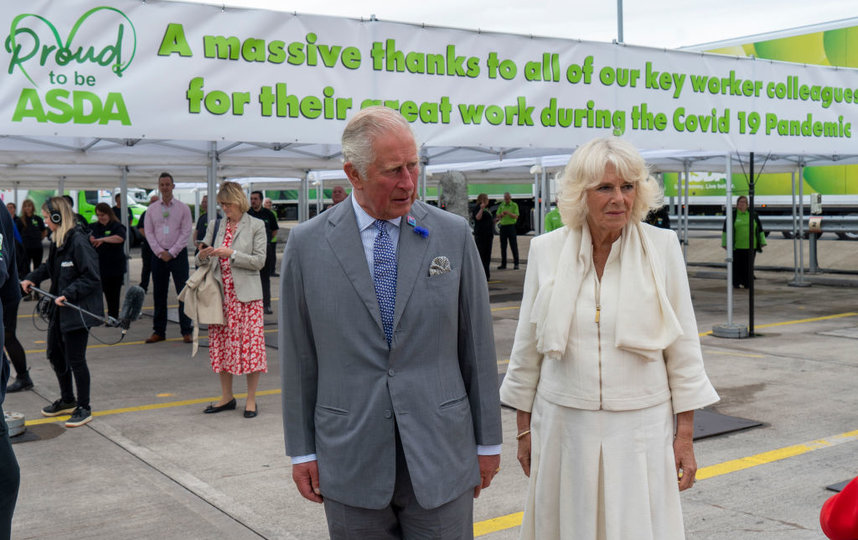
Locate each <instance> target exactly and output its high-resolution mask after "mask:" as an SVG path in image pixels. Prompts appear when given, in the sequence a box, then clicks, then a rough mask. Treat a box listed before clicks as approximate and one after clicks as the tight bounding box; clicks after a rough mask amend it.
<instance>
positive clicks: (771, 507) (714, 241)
mask: <svg viewBox="0 0 858 540" xmlns="http://www.w3.org/2000/svg"><path fill="white" fill-rule="evenodd" d="M770 243H771V244H772V245H771V246H770V247H769V248H768V249H767V250H766V253H764V254H763V255H762V256H761V257H760V261H759V264H761V265H769V266H791V264H792V242H791V241H786V240H776V239H773V238H770ZM527 245H528V238H521V239H520V249H521V254H522V257H523V259H526V254H527ZM718 246H719V240H718V238H717V235H712V234H709V235H699V236H695V237H693V238H692V240H691V243H690V245H689V251H688V254H689V260H690V261H692V262H713V261H719V260H720V259H721V258H723V254H722V252H721V250H720V248H719V247H718ZM281 253H282V250H281ZM498 253H499V251H498V248H497V246H496V248H495V251H494V255H495V257H496V260H495V263H494V266H497V259H498ZM134 257H135V259H134V260H133V262H132V273H133V275H135V276H137V275H139V255H138V253H137V251H136V250H135V252H134ZM523 262H524V261H523ZM820 264H821V266H822V267H824V268H836V269H840V270H858V242H842V241H834V240H823V241H821V242H820ZM525 267H526V265H525V264H523V265H522V270H520V271H512V270H506V271H498V270H494V268H493V269H492V277H493V282H492V283H491V284H490V289H491V295H492V309H493V313H494V320H495V324H494V329H495V339H496V342H497V354H498V371H499V372H501V373H502V372H503V371H505V370H506V366H507V363H508V359H509V352H510V349H511V346H512V339H513V332H514V330H515V325H516V321H517V318H518V309H517V308H518V295H520V290H521V281H522V279H523V276H524V268H525ZM690 273H691V275H692V279H691V286H692V295H693V299H694V303H695V307H696V310H697V318H698V326H699V330H700V332H701V334H704V335H703V336H702V337H701V342H702V344H703V352H704V357H705V360H706V367H707V370H708V372H709V375H710V377H711V379H712V381H713V383H714V384H715V387H716V388H717V389H718V391H719V393H720V394H721V398H722V400H721V402H720V403H718V404H717V405H716V406H715V410H717V411H718V412H721V413H723V414H729V415H734V416H740V417H743V418H749V419H754V420H758V421H760V422H762V423H763V427H761V428H756V429H751V430H746V431H742V432H738V433H734V434H732V435H727V436H719V437H713V438H709V439H705V440H703V441H699V442H698V443H697V444H696V445H695V448H696V452H697V460H698V463H699V466H700V467H701V480H700V481H698V483H697V485H696V486H695V487H694V488H693V489H692V490H690V491H688V492H686V493H684V494H683V495H682V502H683V509H684V514H685V521H686V529H687V532H688V538H690V539H724V540H727V539H730V540H735V539H745V538H748V539H751V538H754V539H756V538H763V539H769V538H771V539H818V538H821V537H822V535H821V532H820V530H819V525H818V515H819V509H820V507H821V506H822V503H823V502H824V501H825V499H826V498H827V497H829V496H830V495H831V492H828V491H825V486H827V485H830V484H833V483H835V482H839V481H842V480H846V479H848V478H851V477H853V476H855V475H858V460H856V459H855V456H856V454H858V431H856V430H858V416H856V415H855V411H856V410H858V392H856V391H855V384H856V383H855V381H856V380H858V276H849V275H839V274H838V275H833V274H826V275H824V276H821V277H820V278H821V279H824V278H836V279H837V280H838V281H837V284H839V285H850V284H851V285H853V287H843V286H839V287H834V286H820V285H814V286H813V287H811V288H806V289H802V288H793V287H788V286H787V285H786V282H787V281H788V280H790V279H791V278H792V273H791V272H769V271H762V272H761V271H758V272H757V275H758V278H759V280H758V281H757V294H756V324H757V331H758V333H759V334H761V335H760V337H756V338H753V339H745V340H726V339H719V338H715V337H713V336H711V335H708V334H707V333H708V332H709V331H710V330H711V328H712V326H713V325H716V324H722V323H724V322H726V308H725V298H726V295H725V282H724V280H723V270H720V269H717V268H711V267H699V266H693V265H692V266H691V267H690ZM719 275H720V276H722V278H721V279H714V278H715V277H717V276H719ZM815 278H816V277H815V276H809V280H811V281H813V280H814V279H815ZM273 282H274V283H273V284H274V285H275V286H276V283H277V280H276V279H274V280H273ZM275 290H276V289H275ZM274 296H275V297H276V296H277V294H276V292H275V294H274ZM171 303H175V301H174V300H171ZM275 303H276V302H275ZM146 305H147V309H151V296H148V297H147V303H146ZM32 308H33V303H31V302H24V303H22V304H21V308H20V311H19V316H22V317H23V316H25V315H28V314H30V313H31V312H32ZM735 314H736V317H735V319H736V321H737V322H742V323H744V322H745V321H746V320H747V316H746V314H747V299H746V293H745V292H744V291H737V295H736V303H735ZM266 320H267V321H268V323H270V324H269V326H267V327H266V328H267V330H268V331H269V332H276V318H275V317H274V316H269V317H267V318H266ZM796 321H799V322H796ZM41 327H42V328H44V326H43V325H42V326H41ZM18 329H19V338H20V339H21V341H22V343H23V344H24V347H25V348H26V349H27V350H28V361H29V363H30V365H31V366H32V371H31V374H32V377H33V379H34V381H35V383H36V388H35V391H33V392H23V393H18V394H12V395H9V396H7V400H6V403H5V408H6V409H7V410H13V411H18V412H22V413H24V414H25V415H26V416H27V418H28V420H29V421H30V422H31V424H30V427H29V429H30V430H31V433H33V434H36V435H38V436H39V437H40V440H36V441H32V442H22V443H19V444H15V445H14V446H13V447H14V449H15V452H16V454H17V456H18V460H19V462H20V464H21V471H22V484H21V493H20V496H19V499H18V506H17V510H16V513H15V519H14V522H13V538H16V539H22V538H51V539H66V538H67V539H75V540H77V539H80V538H102V539H116V538H159V539H192V538H199V539H211V538H226V539H243V538H261V537H264V538H295V539H316V538H326V537H327V535H326V527H325V520H324V515H323V511H322V508H321V506H318V505H314V504H312V503H309V502H307V501H304V500H303V499H301V498H300V496H299V495H298V494H297V492H296V490H295V489H294V487H293V485H292V481H291V476H290V474H291V473H290V464H289V460H288V458H286V457H285V456H284V452H283V448H284V447H283V434H282V425H281V420H280V413H279V410H280V394H279V362H278V360H277V353H276V350H274V349H269V372H268V374H267V375H263V377H262V378H261V381H260V392H261V395H260V396H259V398H258V404H259V410H260V415H259V417H257V418H255V419H252V420H247V419H244V418H243V417H242V415H241V409H242V408H243V406H244V400H243V399H241V397H239V400H238V401H239V407H238V410H236V411H228V412H223V413H220V414H215V415H203V414H202V410H203V408H204V407H205V405H206V404H207V403H208V402H209V401H210V400H215V399H217V396H218V393H219V385H218V380H217V376H216V375H214V374H213V373H212V372H211V370H210V368H209V363H208V358H207V354H206V352H207V351H206V350H205V349H202V350H201V351H200V353H199V354H198V355H197V357H196V358H191V357H190V346H189V345H185V344H183V343H181V342H177V341H175V340H174V341H167V342H164V343H158V344H152V345H145V344H143V343H142V341H143V339H145V338H146V337H147V336H148V335H149V334H150V333H151V319H147V318H144V319H141V321H139V322H137V323H135V324H134V326H133V327H132V329H131V331H130V333H129V335H128V337H127V338H126V341H125V342H123V343H121V344H119V345H116V346H112V347H106V346H101V345H99V344H98V342H97V341H96V340H95V339H91V340H90V345H91V349H90V350H89V352H88V360H89V366H90V370H91V372H92V385H93V387H92V405H93V407H94V412H95V414H96V417H95V419H94V420H93V421H92V422H91V423H90V424H89V425H87V426H85V427H81V428H76V429H65V428H63V427H61V426H62V424H61V423H57V422H52V421H50V420H47V421H43V419H42V418H41V416H40V415H39V412H38V411H39V409H40V408H41V407H43V406H44V405H46V404H47V403H49V402H50V401H52V400H54V399H56V397H57V396H58V391H57V384H56V380H55V378H54V376H53V373H52V372H51V370H50V367H49V366H48V363H47V360H46V359H45V355H44V348H45V345H44V339H45V332H44V331H39V330H36V329H35V328H34V326H33V324H32V323H31V321H30V320H29V319H28V318H21V319H20V320H19V325H18ZM93 333H94V334H95V335H96V336H98V337H100V338H101V339H103V340H105V341H112V340H114V339H115V338H116V332H115V331H113V330H107V329H96V330H95V331H94V332H93ZM177 337H178V326H177V325H175V324H171V325H170V326H169V327H168V338H177ZM235 388H236V392H238V393H240V392H243V390H244V388H245V382H244V380H243V379H242V378H237V379H236V386H235ZM239 396H242V394H239ZM503 421H504V436H505V442H504V453H503V457H502V465H501V467H502V471H501V473H500V474H499V475H498V476H497V477H496V478H495V481H494V483H493V484H492V487H491V488H489V489H488V490H486V491H484V492H483V494H482V495H481V496H480V498H479V499H478V500H477V502H476V505H475V515H474V520H475V522H476V530H477V533H478V535H480V538H487V539H492V540H494V539H512V538H517V535H518V528H517V525H518V523H520V520H521V516H520V514H519V512H520V511H521V509H522V505H523V500H524V496H525V491H526V479H525V477H524V475H523V474H522V473H521V470H520V469H519V467H518V465H517V463H516V460H515V437H514V435H515V415H514V412H512V411H509V410H506V409H505V410H504V411H503ZM744 458H750V459H744ZM704 476H705V478H703V477H704Z"/></svg>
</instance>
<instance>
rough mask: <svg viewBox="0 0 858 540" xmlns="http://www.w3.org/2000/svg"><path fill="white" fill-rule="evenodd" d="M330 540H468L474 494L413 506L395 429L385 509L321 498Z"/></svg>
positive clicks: (413, 500)
mask: <svg viewBox="0 0 858 540" xmlns="http://www.w3.org/2000/svg"><path fill="white" fill-rule="evenodd" d="M325 516H326V517H327V520H328V532H329V533H330V535H331V540H394V539H396V540H398V539H403V540H430V539H431V540H472V539H473V538H474V523H473V522H474V492H473V490H471V489H468V490H467V491H465V492H464V493H463V494H462V495H461V496H459V497H457V498H455V499H453V500H452V501H450V502H448V503H446V504H443V505H441V506H439V507H438V508H433V509H431V510H426V509H425V508H423V507H421V506H420V505H419V504H418V503H417V498H416V497H415V496H414V489H413V487H412V486H411V476H410V475H409V474H408V465H407V464H406V463H405V456H404V453H403V450H402V442H401V441H400V440H399V429H397V430H396V484H395V487H394V491H393V499H392V500H391V501H390V504H389V505H388V506H387V508H382V509H380V510H371V509H367V508H359V507H356V506H349V505H347V504H342V503H339V502H337V501H334V500H333V499H330V498H326V499H325Z"/></svg>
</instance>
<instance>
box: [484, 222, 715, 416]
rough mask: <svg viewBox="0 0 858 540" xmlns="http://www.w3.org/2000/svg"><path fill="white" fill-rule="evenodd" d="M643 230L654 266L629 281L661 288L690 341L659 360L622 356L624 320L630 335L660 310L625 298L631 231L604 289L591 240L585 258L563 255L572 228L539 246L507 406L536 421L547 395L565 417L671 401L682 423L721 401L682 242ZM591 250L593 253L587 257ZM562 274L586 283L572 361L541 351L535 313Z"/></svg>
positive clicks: (570, 345)
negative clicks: (624, 261)
mask: <svg viewBox="0 0 858 540" xmlns="http://www.w3.org/2000/svg"><path fill="white" fill-rule="evenodd" d="M639 230H640V231H641V234H643V235H645V236H646V239H644V241H645V243H646V244H647V245H649V246H651V248H652V249H653V251H654V253H655V254H656V256H655V257H652V258H651V262H650V263H648V264H645V266H646V268H637V269H630V268H628V267H627V268H626V269H625V272H628V271H629V270H634V271H636V272H640V273H641V274H642V275H644V276H654V277H653V278H652V279H658V280H661V284H660V287H658V288H659V289H660V290H661V291H663V293H664V295H665V296H666V298H667V301H668V302H669V304H670V307H671V308H672V310H673V314H674V315H675V318H676V320H678V322H679V327H680V328H681V335H679V337H677V338H676V339H675V340H673V341H672V343H670V344H669V345H668V346H666V347H665V348H664V349H662V350H661V351H660V353H657V354H655V355H652V354H650V355H649V356H645V355H641V354H636V353H635V352H631V351H630V350H628V349H623V348H619V347H617V345H616V344H617V343H618V342H619V341H622V339H617V337H618V336H620V337H622V336H623V334H622V333H623V332H624V329H623V328H618V327H617V320H618V315H620V314H621V310H622V312H624V313H622V316H621V317H620V319H622V320H623V321H629V322H626V323H623V324H624V325H626V324H628V325H631V324H634V322H633V321H635V320H641V321H644V320H645V321H651V319H652V314H653V306H652V305H651V304H649V303H642V302H641V301H639V298H640V296H642V295H637V294H635V292H634V291H628V292H627V293H626V294H625V295H624V297H622V298H621V297H620V294H619V293H620V290H621V284H620V281H621V280H620V274H621V261H620V256H619V254H620V252H621V251H622V243H623V242H624V241H628V240H627V238H628V235H627V234H626V232H627V231H624V234H623V236H621V237H620V238H619V239H618V240H617V241H616V242H615V243H614V245H613V246H612V248H611V254H610V256H609V257H608V261H607V263H606V265H605V269H604V272H603V274H602V279H601V282H600V281H599V280H598V279H597V277H596V271H595V267H594V266H593V263H592V248H591V247H589V246H590V244H589V233H586V234H585V239H586V240H585V241H583V242H582V250H581V253H582V254H583V257H582V256H579V257H573V256H569V254H568V253H565V252H564V250H563V246H564V245H565V242H566V241H567V235H569V234H571V233H570V231H569V230H568V229H567V228H565V227H563V228H561V229H558V230H556V231H553V232H551V233H548V234H544V235H542V236H540V237H538V238H534V239H533V241H532V242H531V245H530V254H529V255H528V266H527V274H526V277H525V283H524V294H523V298H522V303H521V310H520V313H519V322H518V328H517V330H516V334H515V343H514V344H513V350H512V355H511V357H510V363H509V368H508V370H507V373H506V377H505V378H504V381H503V385H502V386H501V390H500V392H501V401H502V402H503V403H505V404H507V405H510V406H512V407H514V408H516V409H518V410H521V411H527V412H529V411H531V409H532V407H533V399H534V396H535V394H536V393H537V392H539V395H540V396H541V397H543V398H545V399H546V400H548V401H551V402H552V403H555V404H557V405H561V406H564V407H572V408H577V409H585V410H598V409H604V410H615V411H622V410H635V409H642V408H646V407H651V406H653V405H657V404H660V403H663V402H665V401H667V400H668V399H670V400H671V401H672V406H673V411H674V413H680V412H684V411H689V410H694V409H697V408H700V407H704V406H706V405H710V404H712V403H715V402H716V401H718V395H717V393H716V392H715V389H714V388H713V387H712V384H711V383H710V382H709V379H708V377H707V376H706V372H705V371H704V369H703V356H702V353H701V350H700V340H699V337H698V333H697V323H696V321H695V317H694V309H693V307H692V304H691V293H690V290H689V286H688V277H687V275H686V272H685V263H684V261H683V258H682V252H681V251H680V248H679V242H678V240H677V237H676V234H675V233H674V232H673V231H670V230H663V229H658V228H656V227H652V226H649V225H645V224H644V225H641V227H640V229H639ZM579 234H580V233H579ZM585 245H586V247H589V249H583V246H585ZM567 251H568V250H567ZM564 253H565V256H564ZM561 259H562V260H561ZM644 259H645V260H646V258H644ZM638 260H639V259H638ZM650 264H652V269H650ZM559 265H564V266H563V267H560V266H559ZM558 268H561V269H566V268H568V270H569V271H568V272H566V273H567V274H568V275H572V274H576V273H577V275H579V276H581V282H580V288H579V289H578V294H577V296H576V297H570V298H569V302H572V303H574V312H573V315H572V322H571V325H570V327H569V338H568V340H567V341H566V346H565V352H564V353H563V354H545V355H543V354H540V353H539V352H538V351H537V347H538V345H537V344H538V343H539V342H540V337H541V336H540V335H538V332H537V324H535V323H534V322H533V319H534V317H533V313H532V311H533V310H534V303H535V302H536V300H537V297H538V296H539V293H540V289H541V288H543V289H544V288H545V287H547V286H548V284H550V283H552V282H553V280H554V278H555V276H556V275H558V274H557V269H558ZM564 272H565V270H564ZM562 274H563V272H561V275H562ZM626 275H628V274H626ZM647 279H649V278H648V277H647ZM653 286H655V284H653ZM597 305H598V306H599V307H600V309H599V315H598V322H597V316H596V306H597ZM656 309H657V308H656Z"/></svg>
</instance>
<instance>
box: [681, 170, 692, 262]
mask: <svg viewBox="0 0 858 540" xmlns="http://www.w3.org/2000/svg"><path fill="white" fill-rule="evenodd" d="M690 167H691V162H690V161H688V160H685V161H684V162H683V168H684V169H685V210H684V211H683V215H684V216H685V218H684V223H683V227H682V230H683V234H682V258H683V259H685V262H688V192H689V185H690V184H691V172H690Z"/></svg>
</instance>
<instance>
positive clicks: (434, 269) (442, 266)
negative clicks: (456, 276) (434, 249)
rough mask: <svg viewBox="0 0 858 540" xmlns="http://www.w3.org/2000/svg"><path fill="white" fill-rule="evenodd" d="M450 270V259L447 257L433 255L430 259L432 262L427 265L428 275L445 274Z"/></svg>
mask: <svg viewBox="0 0 858 540" xmlns="http://www.w3.org/2000/svg"><path fill="white" fill-rule="evenodd" d="M449 271H450V259H448V258H447V257H444V256H441V257H435V258H434V259H432V264H431V265H430V266H429V275H430V276H438V275H441V274H446V273H447V272H449Z"/></svg>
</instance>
